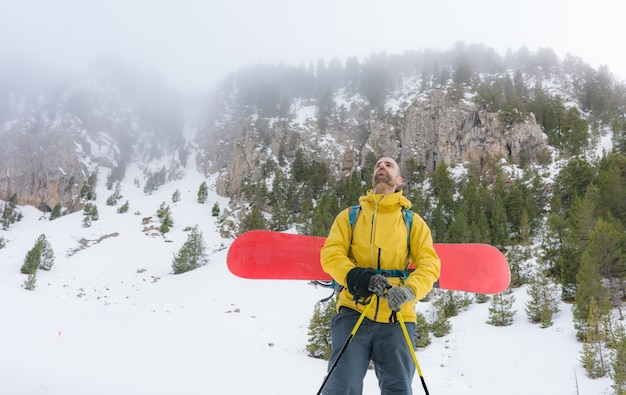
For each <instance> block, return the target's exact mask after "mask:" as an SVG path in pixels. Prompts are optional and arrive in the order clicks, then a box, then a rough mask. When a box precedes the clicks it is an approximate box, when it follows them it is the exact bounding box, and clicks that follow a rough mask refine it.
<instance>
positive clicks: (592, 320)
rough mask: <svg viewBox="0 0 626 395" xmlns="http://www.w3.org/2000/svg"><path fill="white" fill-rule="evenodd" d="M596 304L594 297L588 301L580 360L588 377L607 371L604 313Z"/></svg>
mask: <svg viewBox="0 0 626 395" xmlns="http://www.w3.org/2000/svg"><path fill="white" fill-rule="evenodd" d="M601 310H602V309H601V308H599V306H598V305H597V304H596V301H595V299H594V298H592V299H591V302H590V303H589V317H588V319H587V325H586V327H587V331H586V333H585V342H584V344H583V349H582V356H581V362H582V364H583V367H584V368H585V370H586V371H587V374H588V375H589V377H592V378H597V377H604V376H605V375H606V373H607V369H608V366H607V361H606V360H607V350H606V347H605V341H606V338H605V332H604V327H603V321H604V320H605V318H606V317H607V315H606V313H603V312H602V311H601Z"/></svg>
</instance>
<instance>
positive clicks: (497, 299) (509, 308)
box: [487, 288, 516, 326]
mask: <svg viewBox="0 0 626 395" xmlns="http://www.w3.org/2000/svg"><path fill="white" fill-rule="evenodd" d="M514 302H515V295H514V294H513V291H512V290H511V288H509V289H507V290H506V291H504V292H502V293H500V294H497V295H494V296H493V298H491V304H490V306H489V319H488V320H487V323H488V324H491V325H495V326H509V325H511V324H513V316H515V313H516V311H515V310H513V303H514Z"/></svg>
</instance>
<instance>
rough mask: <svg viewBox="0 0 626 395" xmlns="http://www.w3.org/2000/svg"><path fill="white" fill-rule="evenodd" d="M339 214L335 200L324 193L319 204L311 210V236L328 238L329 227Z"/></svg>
mask: <svg viewBox="0 0 626 395" xmlns="http://www.w3.org/2000/svg"><path fill="white" fill-rule="evenodd" d="M337 214H339V206H338V204H337V198H336V197H335V196H332V195H331V194H329V193H324V194H323V195H322V197H321V199H320V201H319V204H318V205H317V207H315V209H314V210H313V218H312V219H311V235H313V236H328V232H329V231H330V227H331V225H332V224H333V221H334V220H335V217H336V216H337Z"/></svg>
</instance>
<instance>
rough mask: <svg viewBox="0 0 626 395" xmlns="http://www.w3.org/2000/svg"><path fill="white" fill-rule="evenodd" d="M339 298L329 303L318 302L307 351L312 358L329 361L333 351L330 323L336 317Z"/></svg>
mask: <svg viewBox="0 0 626 395" xmlns="http://www.w3.org/2000/svg"><path fill="white" fill-rule="evenodd" d="M336 303H337V298H336V297H334V298H333V299H331V300H330V301H328V302H325V303H324V302H318V303H317V304H316V305H315V309H314V310H313V317H311V321H310V323H309V331H308V336H309V340H308V343H307V345H306V350H307V352H308V353H309V356H310V357H313V358H321V359H324V360H328V359H329V358H330V353H331V350H332V342H331V335H330V321H331V319H332V318H333V317H334V316H335V314H337V313H336V310H335V305H336Z"/></svg>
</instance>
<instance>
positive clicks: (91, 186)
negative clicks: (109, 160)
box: [80, 170, 98, 201]
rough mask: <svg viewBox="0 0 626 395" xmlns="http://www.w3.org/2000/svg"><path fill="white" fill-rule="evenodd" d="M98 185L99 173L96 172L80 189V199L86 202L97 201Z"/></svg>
mask: <svg viewBox="0 0 626 395" xmlns="http://www.w3.org/2000/svg"><path fill="white" fill-rule="evenodd" d="M97 183H98V171H97V170H96V171H94V172H93V173H91V174H90V175H89V177H87V180H86V181H85V184H83V186H82V187H81V189H80V197H81V198H83V199H85V200H88V201H89V200H96V184H97Z"/></svg>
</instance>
